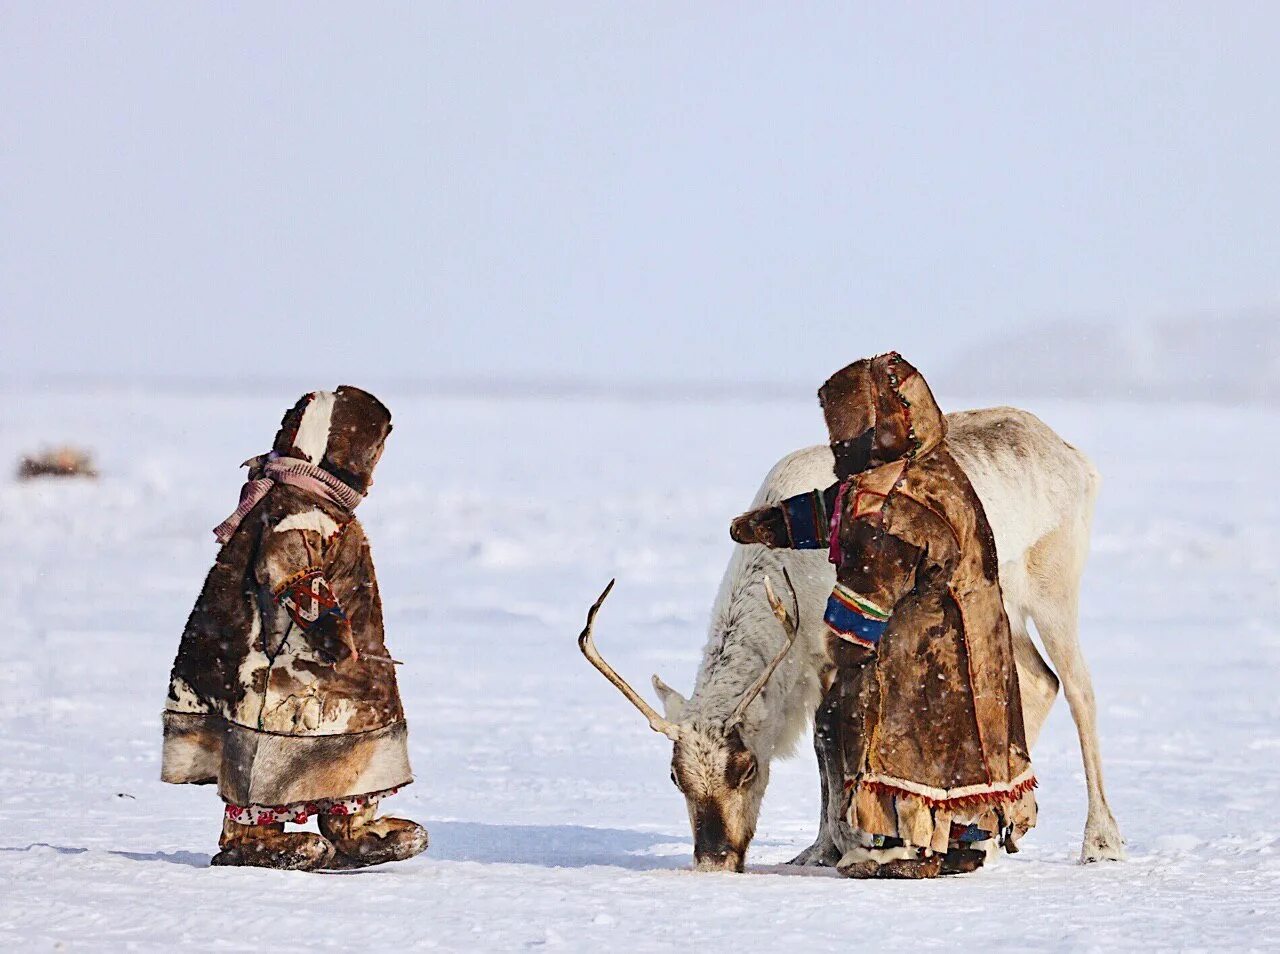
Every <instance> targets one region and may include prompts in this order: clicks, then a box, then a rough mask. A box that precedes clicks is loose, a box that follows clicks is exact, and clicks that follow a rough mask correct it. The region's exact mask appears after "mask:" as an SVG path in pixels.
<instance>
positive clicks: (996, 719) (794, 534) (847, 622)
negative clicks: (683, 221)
mask: <svg viewBox="0 0 1280 954" xmlns="http://www.w3.org/2000/svg"><path fill="white" fill-rule="evenodd" d="M819 397H820V399H821V402H822V406H823V411H824V414H825V416H826V418H827V424H828V429H829V431H830V433H831V441H832V449H833V451H834V452H835V455H836V474H837V477H840V478H841V480H840V481H839V482H838V483H837V484H836V485H834V486H833V487H830V488H828V489H827V490H825V491H822V490H815V491H813V492H812V493H810V494H803V495H801V496H799V497H794V498H791V499H789V500H786V501H784V502H783V503H782V504H780V505H778V506H776V507H771V508H765V509H763V510H760V511H755V512H753V513H752V514H747V515H744V517H743V518H740V519H739V521H738V522H735V528H734V535H735V538H738V539H740V540H741V539H742V538H743V537H744V536H746V537H748V538H749V539H748V540H745V541H743V542H757V541H758V542H761V543H766V544H768V545H772V546H785V547H792V548H819V547H821V548H829V549H830V553H831V559H832V562H833V563H835V564H836V567H837V575H836V580H837V582H836V587H835V590H834V591H833V593H832V594H831V597H830V600H829V601H828V605H827V613H826V622H827V624H828V627H829V628H830V637H829V648H830V651H831V660H832V668H831V670H830V672H829V675H828V679H829V682H828V685H827V692H826V697H825V699H824V701H823V705H822V708H821V709H820V721H822V722H824V723H825V725H826V728H827V729H828V731H829V732H830V733H831V736H832V737H833V739H834V740H837V744H836V745H835V746H833V747H832V751H833V752H834V753H835V754H834V755H833V756H831V757H835V758H838V759H839V760H840V761H841V765H840V766H839V770H840V774H842V776H843V778H844V802H843V812H842V813H843V814H844V815H845V817H846V818H847V820H848V822H849V824H850V825H851V826H852V827H853V828H854V829H855V830H856V831H857V832H859V833H861V835H862V836H863V843H864V844H867V845H872V846H874V845H878V844H880V843H882V841H880V840H877V838H876V836H882V838H899V839H901V840H902V842H903V843H904V844H905V845H909V846H915V847H918V848H931V849H933V850H934V851H940V852H945V851H947V849H948V844H949V842H951V841H952V840H953V839H954V838H956V836H957V835H958V833H959V831H960V829H967V830H969V831H971V832H973V833H978V832H981V833H982V834H985V836H986V837H992V836H1000V837H1001V838H1004V837H1005V836H1009V835H1011V836H1013V837H1014V838H1015V839H1016V837H1017V836H1019V835H1021V834H1022V833H1024V832H1025V831H1026V830H1027V829H1029V828H1030V827H1032V826H1033V825H1034V824H1035V799H1034V794H1033V792H1032V791H1031V790H1032V789H1033V788H1034V786H1035V779H1034V776H1033V774H1032V770H1031V762H1030V758H1029V755H1028V750H1027V742H1026V732H1025V729H1024V727H1023V723H1022V705H1021V700H1020V697H1019V693H1018V675H1017V669H1016V667H1015V665H1014V660H1013V643H1012V638H1011V635H1010V631H1009V621H1008V619H1007V617H1006V616H1005V612H1004V603H1003V600H1002V598H1001V593H1000V583H999V578H998V573H997V570H998V561H997V559H996V550H995V541H994V538H993V536H992V533H991V527H990V525H989V524H988V523H987V518H986V515H985V513H984V511H983V508H982V504H981V502H980V501H979V499H978V496H977V494H976V493H975V492H974V490H973V486H972V485H971V484H970V483H969V480H968V478H967V477H966V476H965V474H964V472H963V471H962V470H961V469H960V466H959V465H958V464H957V463H956V461H955V459H954V458H953V457H952V456H951V452H950V451H949V450H948V448H947V445H946V442H945V436H946V423H945V421H944V419H943V416H942V413H941V411H940V410H939V409H938V406H937V403H936V402H935V401H934V398H933V395H932V393H931V392H930V390H929V387H928V385H927V384H926V383H925V380H924V378H923V377H921V376H920V374H919V373H918V372H917V371H916V370H915V368H913V367H912V366H911V365H910V364H908V363H907V362H906V361H905V360H904V359H902V358H901V356H899V355H897V354H889V355H882V356H880V357H877V358H874V359H868V360H863V361H858V362H855V363H854V364H852V365H850V366H849V367H847V368H845V369H844V370H842V371H840V372H839V373H838V374H836V375H835V376H833V377H832V378H831V379H830V380H829V381H828V382H827V383H826V384H825V385H824V386H823V387H822V389H821V390H820V391H819ZM833 517H834V519H832V518H833ZM833 531H834V536H835V539H834V540H833V539H832V536H833ZM953 825H955V826H956V828H955V830H954V831H953ZM968 840H985V839H979V838H978V837H976V835H974V836H971V837H970V838H969V839H968ZM1009 847H1010V848H1012V847H1013V846H1012V844H1010V845H1009Z"/></svg>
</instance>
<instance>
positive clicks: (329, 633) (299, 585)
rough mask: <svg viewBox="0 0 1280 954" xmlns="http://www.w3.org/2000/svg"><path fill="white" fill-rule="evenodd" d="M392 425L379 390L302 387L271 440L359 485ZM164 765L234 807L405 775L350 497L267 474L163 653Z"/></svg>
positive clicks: (381, 787)
mask: <svg viewBox="0 0 1280 954" xmlns="http://www.w3.org/2000/svg"><path fill="white" fill-rule="evenodd" d="M390 431H391V414H390V412H389V411H388V410H387V409H386V408H385V407H384V406H383V405H382V404H381V402H379V401H378V400H377V398H375V397H373V395H371V394H368V393H366V392H364V391H361V390H360V389H358V388H352V387H340V388H338V390H337V391H336V392H325V391H320V392H314V393H312V394H308V395H305V396H304V397H303V398H302V399H301V400H299V402H298V403H297V404H296V405H295V406H294V407H293V408H292V409H291V410H290V411H289V412H288V413H287V414H286V415H285V417H284V420H283V421H282V423H281V427H280V431H279V433H278V434H277V435H276V440H275V444H274V451H275V453H276V454H278V455H280V456H282V457H288V458H297V459H300V460H304V461H308V462H310V463H312V464H315V465H317V466H318V467H319V468H320V469H321V470H323V471H325V472H327V473H328V474H329V475H332V476H333V477H336V478H338V479H339V480H340V481H342V482H343V483H345V484H347V485H348V486H349V487H351V488H352V489H354V490H355V491H357V492H358V493H359V494H366V493H368V490H369V487H370V485H371V484H372V478H373V469H374V467H375V465H376V464H377V462H378V459H379V458H380V457H381V455H382V448H383V443H384V441H385V440H386V437H387V434H388V433H389V432H390ZM259 473H260V469H259V470H257V471H255V472H251V474H250V477H251V478H253V477H255V476H257V475H258V474H259ZM344 620H345V622H344ZM348 624H349V627H350V629H349V630H348V629H347V625H348ZM335 633H339V634H340V635H341V639H337V638H335V635H334V634H335ZM351 647H353V648H354V650H355V653H354V654H353V653H352V652H351ZM339 650H340V652H338V651H339ZM344 657H345V658H344ZM335 663H336V664H335ZM162 778H163V780H164V781H166V782H174V783H195V784H204V783H214V782H216V783H217V785H218V792H219V794H220V795H221V796H222V797H223V799H225V800H226V801H227V802H230V803H232V804H234V805H251V804H252V805H287V804H292V803H298V802H307V801H313V800H320V799H332V798H342V797H346V796H352V795H362V794H368V793H373V792H381V791H385V790H388V789H392V788H397V787H399V786H402V785H405V784H407V783H408V782H410V781H411V773H410V769H409V758H408V751H407V746H406V729H405V721H404V711H403V709H402V708H401V704H400V693H399V689H398V687H397V685H396V676H395V669H394V667H393V666H392V665H391V663H390V661H389V659H388V653H387V649H386V646H385V644H384V642H383V631H382V602H381V600H380V599H379V596H378V582H377V577H376V575H375V573H374V568H373V561H372V558H371V557H370V553H369V542H368V540H367V539H366V538H365V534H364V529H363V528H362V527H361V526H360V522H359V521H358V520H356V519H355V517H354V516H353V515H352V513H351V512H350V511H349V510H348V509H346V508H345V507H344V506H342V505H340V504H337V503H334V502H333V501H332V499H329V498H325V497H322V496H320V495H318V494H314V493H311V492H309V491H308V490H306V489H303V488H299V487H295V486H290V485H286V484H283V483H276V484H275V485H273V486H272V487H271V488H270V489H269V490H268V491H267V493H266V496H265V497H263V498H262V500H261V501H259V502H258V503H257V504H256V505H255V506H254V508H253V509H252V510H250V511H249V512H248V514H247V515H246V516H245V517H244V519H243V520H242V522H241V523H240V525H239V527H238V528H236V530H235V531H234V533H233V534H232V535H231V537H230V539H228V540H227V542H226V543H225V544H224V545H223V546H222V548H221V550H220V551H219V553H218V557H217V561H216V562H215V563H214V566H213V569H211V570H210V571H209V575H208V577H207V578H206V579H205V583H204V589H203V590H202V592H201V593H200V598H199V599H198V600H197V601H196V604H195V608H194V609H193V610H192V611H191V616H190V618H189V619H188V620H187V625H186V629H185V630H184V632H183V634H182V641H181V644H180V646H179V648H178V655H177V659H176V660H175V661H174V664H173V673H172V676H171V679H170V683H169V695H168V699H167V701H166V705H165V712H164V757H163V764H162Z"/></svg>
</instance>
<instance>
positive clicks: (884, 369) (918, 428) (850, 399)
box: [818, 351, 947, 479]
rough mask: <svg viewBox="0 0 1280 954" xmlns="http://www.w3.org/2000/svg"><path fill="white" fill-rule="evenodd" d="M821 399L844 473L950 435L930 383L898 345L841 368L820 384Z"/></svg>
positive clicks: (919, 451)
mask: <svg viewBox="0 0 1280 954" xmlns="http://www.w3.org/2000/svg"><path fill="white" fill-rule="evenodd" d="M818 402H819V403H820V404H821V405H822V413H823V415H824V416H825V417H826V420H827V431H828V432H829V433H830V436H831V450H832V452H833V453H834V454H835V457H836V468H835V469H836V476H837V477H840V478H841V479H844V478H847V477H852V476H853V475H855V474H859V473H862V472H863V471H864V470H867V469H869V468H871V467H879V466H880V465H881V464H889V463H892V462H893V461H897V460H911V459H914V458H918V457H923V456H925V455H926V454H928V453H930V452H931V451H932V450H933V449H934V448H936V447H937V446H938V445H939V444H941V443H942V440H943V438H944V437H946V435H947V424H946V421H945V420H944V419H943V416H942V411H941V410H940V409H939V408H938V403H937V401H935V400H934V398H933V392H932V391H930V390H929V385H928V384H926V383H925V380H924V378H923V377H922V376H921V374H920V372H919V371H917V370H916V369H915V368H914V367H912V366H911V364H910V363H908V362H907V360H906V359H905V358H903V357H902V355H900V354H898V353H897V352H896V351H891V352H889V353H888V354H882V355H879V356H877V357H874V358H863V359H861V360H860V361H855V362H854V363H853V364H851V365H849V366H848V367H846V368H843V369H841V370H840V371H837V372H836V373H835V374H833V375H832V376H831V377H830V378H828V379H827V382H826V383H825V384H823V385H822V387H821V388H819V389H818Z"/></svg>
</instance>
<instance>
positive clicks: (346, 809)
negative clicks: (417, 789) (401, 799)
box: [226, 788, 400, 825]
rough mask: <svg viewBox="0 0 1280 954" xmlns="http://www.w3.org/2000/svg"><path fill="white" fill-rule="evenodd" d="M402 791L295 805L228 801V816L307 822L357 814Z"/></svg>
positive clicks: (241, 821)
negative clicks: (325, 816)
mask: <svg viewBox="0 0 1280 954" xmlns="http://www.w3.org/2000/svg"><path fill="white" fill-rule="evenodd" d="M398 791H400V789H398V788H389V789H387V790H386V791H383V792H371V793H370V794H368V795H352V796H351V797H350V798H323V799H320V800H319V801H315V802H296V803H295V804H293V805H232V804H231V803H229V802H228V803H227V808H226V816H227V818H228V819H229V820H231V821H233V822H235V823H236V824H237V825H278V824H280V823H281V822H292V823H293V824H295V825H305V824H306V823H307V819H308V818H310V817H311V816H312V815H354V814H355V813H356V812H358V811H360V810H361V809H364V808H368V807H369V806H371V805H376V804H378V802H380V801H381V800H382V799H384V798H387V797H389V796H391V795H394V794H395V793H396V792H398Z"/></svg>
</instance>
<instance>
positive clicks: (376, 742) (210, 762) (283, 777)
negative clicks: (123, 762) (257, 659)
mask: <svg viewBox="0 0 1280 954" xmlns="http://www.w3.org/2000/svg"><path fill="white" fill-rule="evenodd" d="M160 777H161V779H162V780H163V781H165V782H171V783H174V784H179V785H181V784H195V785H200V784H211V783H215V782H216V783H217V785H218V794H219V795H221V796H222V798H223V799H224V800H226V801H228V802H230V803H231V804H233V805H288V804H292V803H294V802H307V801H317V800H319V799H333V798H346V797H348V796H352V795H362V794H365V793H367V792H378V791H383V790H386V789H392V788H400V787H402V786H404V785H408V784H409V783H410V782H412V781H413V773H412V771H411V770H410V768H409V751H408V729H407V726H406V724H405V723H404V722H403V721H400V722H393V723H391V724H390V725H387V726H383V727H382V728H378V729H372V730H370V731H368V732H358V733H344V734H341V735H280V734H277V733H272V732H260V731H258V730H257V729H251V728H249V727H248V726H243V725H240V724H238V723H235V722H230V721H228V720H227V719H224V718H223V717H222V716H220V715H217V714H216V713H190V712H172V711H165V713H164V754H163V758H162V762H161V773H160Z"/></svg>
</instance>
